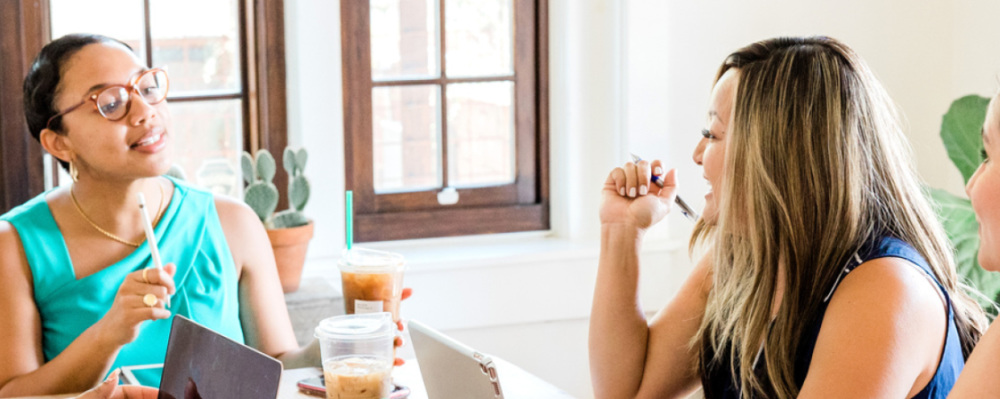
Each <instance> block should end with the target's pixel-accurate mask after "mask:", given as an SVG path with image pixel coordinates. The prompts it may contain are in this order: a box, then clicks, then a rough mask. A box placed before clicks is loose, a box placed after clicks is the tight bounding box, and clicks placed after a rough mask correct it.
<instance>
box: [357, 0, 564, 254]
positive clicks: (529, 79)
mask: <svg viewBox="0 0 1000 399" xmlns="http://www.w3.org/2000/svg"><path fill="white" fill-rule="evenodd" d="M514 8H515V16H514V26H515V29H516V30H517V32H516V33H515V38H516V39H515V43H514V48H515V58H514V60H515V69H516V70H517V71H519V72H518V74H517V76H516V77H515V79H516V82H517V83H516V84H517V85H528V86H529V87H534V91H533V92H532V91H531V90H527V91H516V93H515V124H516V126H517V128H516V133H515V134H516V139H515V142H516V143H517V150H516V151H517V154H518V156H517V172H516V174H517V176H516V180H515V182H514V184H509V185H503V186H496V187H489V188H470V189H458V190H457V191H458V193H459V196H460V198H461V200H460V203H459V204H457V205H450V206H442V205H439V204H438V203H437V199H436V193H437V190H430V191H421V192H412V193H398V194H379V195H376V194H375V191H374V187H373V181H372V179H373V177H372V176H373V170H374V165H373V155H372V154H373V152H372V145H373V144H372V118H371V115H372V92H371V90H372V87H373V86H391V85H399V84H413V83H421V82H423V83H438V84H440V83H442V82H444V81H451V80H457V81H469V80H474V81H497V80H511V77H485V78H477V79H464V78H463V79H426V80H419V81H411V82H405V83H399V82H374V83H373V82H372V78H371V49H370V34H369V8H368V2H365V1H358V2H355V1H342V2H341V40H342V51H343V54H342V56H343V89H344V152H345V157H344V163H345V168H346V176H345V177H346V185H347V189H349V190H353V191H354V197H355V199H354V214H355V216H354V219H355V223H354V226H355V232H354V238H355V240H356V241H359V242H365V241H386V240H400V239H412V238H429V237H448V236H457V235H469V234H487V233H507V232H515V231H531V230H547V229H548V228H549V198H548V197H549V192H548V179H549V176H548V22H547V21H548V1H547V0H514ZM442 21H443V19H442ZM442 24H443V22H442ZM532 59H534V62H533V63H532V62H531V60H532ZM443 67H444V65H442V68H443ZM525 70H527V71H528V73H524V72H523V71H525ZM524 93H527V94H524ZM523 104H532V106H530V107H524V106H522V105H523ZM525 126H527V127H528V128H524V127H525ZM442 130H443V131H442V136H446V132H444V130H445V129H442ZM443 151H446V150H443ZM444 162H447V157H446V156H445V159H444ZM444 173H447V166H446V165H445V166H444Z"/></svg>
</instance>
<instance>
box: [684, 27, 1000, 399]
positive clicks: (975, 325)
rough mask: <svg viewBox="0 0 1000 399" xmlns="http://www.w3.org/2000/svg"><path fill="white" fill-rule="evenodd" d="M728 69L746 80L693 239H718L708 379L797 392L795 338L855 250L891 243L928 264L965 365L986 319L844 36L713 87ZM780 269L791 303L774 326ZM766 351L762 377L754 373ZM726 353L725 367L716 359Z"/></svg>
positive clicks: (766, 54)
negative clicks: (948, 307) (714, 188)
mask: <svg viewBox="0 0 1000 399" xmlns="http://www.w3.org/2000/svg"><path fill="white" fill-rule="evenodd" d="M733 68H735V69H737V70H738V71H739V83H738V87H737V91H736V96H735V104H734V111H733V112H734V122H733V124H732V125H730V127H729V131H728V133H727V137H728V140H729V143H728V147H727V151H726V159H725V178H724V182H723V184H722V187H721V188H722V190H721V194H722V195H720V196H719V201H720V203H719V214H718V221H717V223H715V224H714V225H713V226H709V225H706V224H705V223H704V222H701V223H699V224H698V226H697V227H696V229H695V234H694V236H693V237H692V247H694V246H695V245H697V244H698V243H700V242H711V250H710V251H711V256H712V258H713V277H712V278H713V286H712V290H711V293H710V295H709V298H708V304H707V307H706V309H705V316H704V319H703V320H702V323H701V327H700V330H699V333H698V334H697V335H696V336H695V338H694V341H693V344H694V345H696V348H698V350H699V351H700V353H701V355H702V356H700V359H701V360H700V362H699V365H698V367H699V371H700V372H701V373H702V375H705V373H706V372H707V370H708V368H707V367H709V365H710V363H712V362H716V366H721V367H728V368H729V369H730V371H731V372H732V373H733V375H734V376H736V377H738V381H739V384H740V386H739V389H740V391H741V392H743V394H744V396H746V397H752V396H774V397H780V398H792V397H795V396H796V395H797V394H798V391H799V389H800V388H801V387H799V386H798V384H797V383H796V380H795V359H796V356H797V355H798V354H797V349H798V346H799V343H800V338H801V337H802V336H803V335H804V333H805V332H806V331H807V330H806V329H807V328H808V327H809V325H810V321H813V320H815V318H817V317H819V314H818V312H819V310H820V307H821V306H822V304H823V296H824V294H825V293H827V292H829V291H830V289H831V288H832V285H833V284H834V280H835V278H836V276H837V274H838V273H840V272H841V270H842V268H843V266H844V264H845V263H846V262H847V260H848V258H849V256H850V255H851V254H853V253H854V252H855V251H856V250H858V249H859V248H860V247H861V245H862V244H863V243H865V242H867V241H870V240H873V239H875V238H877V237H880V236H885V235H890V236H894V237H897V238H899V239H901V240H903V241H905V242H907V243H909V244H910V245H912V246H913V247H914V248H916V250H917V251H918V252H919V253H920V254H921V255H922V256H923V257H924V258H925V259H927V261H928V263H929V264H930V266H931V270H932V271H933V272H934V275H935V277H937V279H938V281H940V282H941V285H942V286H944V288H945V289H946V290H947V291H948V295H950V296H951V298H952V306H954V310H955V324H956V326H957V328H958V331H959V334H960V337H961V341H962V349H963V352H964V353H965V355H966V356H968V353H969V352H970V351H971V349H972V347H973V346H974V345H975V342H976V341H977V340H978V338H979V336H980V335H981V333H982V331H983V329H984V327H985V325H986V319H985V315H984V313H983V312H982V310H981V309H980V308H979V307H978V305H977V304H976V303H975V302H974V301H973V300H972V299H971V298H970V297H969V296H968V295H967V294H966V293H965V292H963V289H962V288H963V287H962V286H961V284H960V282H959V278H958V277H957V276H956V273H955V265H954V261H953V260H952V255H951V247H950V244H949V242H948V240H947V238H946V236H945V234H944V230H943V228H942V227H941V224H940V223H939V221H938V220H937V218H936V216H935V213H934V212H933V209H932V207H931V205H930V203H929V202H928V200H927V199H926V198H925V197H924V195H923V192H922V190H921V185H920V181H919V179H918V177H917V174H916V172H915V170H914V168H913V165H912V162H911V159H910V154H909V151H910V150H909V147H908V145H907V144H906V143H907V141H906V139H905V137H904V134H903V131H902V128H901V125H900V122H899V119H898V116H897V114H896V111H895V108H894V105H893V103H892V101H891V100H890V98H889V96H888V94H887V93H886V92H885V90H884V89H883V88H882V86H881V84H880V83H879V82H878V80H877V79H876V78H875V76H874V75H873V74H872V72H871V71H870V70H869V69H868V67H867V65H865V63H864V62H863V61H862V60H861V58H860V57H858V55H857V54H855V53H854V51H853V50H851V49H850V48H849V47H847V46H846V45H844V44H842V43H840V42H838V41H837V40H834V39H831V38H826V37H809V38H776V39H771V40H765V41H761V42H757V43H754V44H751V45H749V46H747V47H744V48H742V49H740V50H738V51H736V52H735V53H733V54H731V55H730V56H729V57H727V58H726V60H725V62H724V63H723V65H722V67H721V68H720V70H719V73H718V76H717V78H716V81H718V79H719V78H720V77H721V76H722V74H723V73H725V72H726V71H727V70H729V69H733ZM779 263H780V264H782V265H783V266H784V267H783V268H779V266H778V265H779ZM779 273H783V276H781V277H783V278H784V281H785V283H784V288H783V292H782V294H783V298H784V299H783V300H782V301H781V304H780V307H779V308H778V310H777V315H776V316H775V317H774V319H773V325H772V317H771V315H772V309H773V303H774V298H775V294H776V293H777V292H776V291H777V289H778V287H777V281H778V280H779ZM762 342H763V343H764V346H763V358H764V362H765V367H766V371H767V381H763V380H762V378H761V377H760V376H758V375H757V374H756V373H755V372H754V362H755V359H756V357H757V354H758V350H759V349H760V345H761V343H762ZM706 346H710V347H709V348H706ZM707 349H708V350H711V351H710V352H706V350H707ZM706 353H710V354H711V355H710V356H708V357H709V358H705V357H706V356H705V354H706ZM723 358H728V359H730V364H718V363H719V362H721V361H722V359H723Z"/></svg>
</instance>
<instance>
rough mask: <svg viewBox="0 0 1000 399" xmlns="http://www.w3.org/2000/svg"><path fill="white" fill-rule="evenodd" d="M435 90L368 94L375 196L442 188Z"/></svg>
mask: <svg viewBox="0 0 1000 399" xmlns="http://www.w3.org/2000/svg"><path fill="white" fill-rule="evenodd" d="M440 98H441V90H440V88H439V86H434V85H420V86H393V87H375V88H373V89H372V134H373V135H374V137H373V138H372V139H373V140H372V149H373V151H374V154H372V155H373V161H374V162H373V163H374V173H375V176H374V186H375V192H376V193H386V192H403V191H422V190H427V189H433V188H437V187H440V186H441V132H440V125H441V124H440V122H439V117H438V115H440V110H439V108H438V107H439V106H438V104H440V101H441V100H440Z"/></svg>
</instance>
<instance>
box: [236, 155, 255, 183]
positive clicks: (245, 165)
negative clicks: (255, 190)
mask: <svg viewBox="0 0 1000 399" xmlns="http://www.w3.org/2000/svg"><path fill="white" fill-rule="evenodd" d="M240 167H241V168H242V169H243V181H245V182H247V184H250V183H253V181H254V180H255V179H256V178H257V175H255V174H254V173H253V157H251V156H250V153H249V152H246V151H243V155H242V156H240Z"/></svg>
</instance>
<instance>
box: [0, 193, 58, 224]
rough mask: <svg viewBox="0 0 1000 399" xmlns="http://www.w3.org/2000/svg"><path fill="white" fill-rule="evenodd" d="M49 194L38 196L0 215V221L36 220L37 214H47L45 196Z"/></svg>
mask: <svg viewBox="0 0 1000 399" xmlns="http://www.w3.org/2000/svg"><path fill="white" fill-rule="evenodd" d="M49 194H50V192H44V193H41V194H38V195H36V196H35V197H34V198H32V199H30V200H28V201H27V202H25V203H23V204H21V205H18V206H16V207H14V208H13V209H11V210H10V211H8V212H7V213H4V214H3V215H0V221H11V220H15V219H20V218H36V217H37V216H36V214H37V213H38V212H43V211H44V212H48V203H47V202H46V196H48V195H49Z"/></svg>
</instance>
